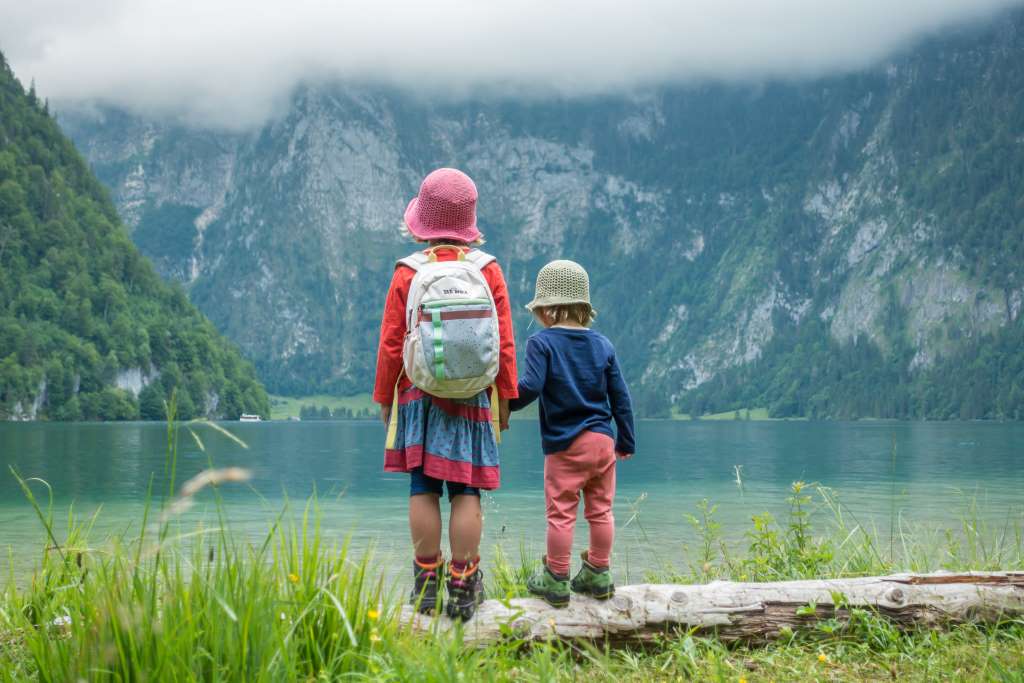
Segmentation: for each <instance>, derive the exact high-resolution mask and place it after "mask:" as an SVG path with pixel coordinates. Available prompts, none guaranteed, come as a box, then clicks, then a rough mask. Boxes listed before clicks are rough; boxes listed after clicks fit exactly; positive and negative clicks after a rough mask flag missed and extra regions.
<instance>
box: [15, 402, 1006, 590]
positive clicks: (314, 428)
mask: <svg viewBox="0 0 1024 683" xmlns="http://www.w3.org/2000/svg"><path fill="white" fill-rule="evenodd" d="M224 426H225V427H226V428H227V429H228V430H230V431H231V433H233V434H235V435H237V436H238V437H239V438H240V439H242V440H244V441H245V442H246V443H247V444H248V446H249V448H248V449H243V448H241V447H239V446H238V445H236V444H235V443H233V442H232V441H230V440H229V439H227V438H225V437H223V436H222V435H219V434H217V433H216V432H215V431H214V430H212V429H211V428H209V427H207V426H197V427H194V429H195V430H196V431H197V433H198V435H199V436H200V438H201V440H202V442H203V444H204V445H205V449H206V450H205V452H203V451H201V450H200V448H199V447H198V445H197V444H196V442H195V441H194V440H193V439H192V437H191V436H190V435H189V434H188V432H187V430H184V429H182V430H181V432H180V435H181V436H180V447H179V460H178V481H179V482H180V481H184V479H186V478H188V477H191V476H193V475H194V474H196V473H197V472H199V471H200V470H202V469H204V468H205V467H206V466H207V464H208V462H209V460H212V461H213V463H214V464H215V465H216V466H218V467H222V466H228V465H238V466H243V467H247V468H249V469H251V470H252V473H253V478H252V480H251V481H250V482H248V483H247V484H230V485H226V486H224V487H222V488H221V489H220V491H221V492H222V495H223V497H224V499H225V502H226V507H227V510H228V519H229V523H230V525H231V528H232V529H233V530H234V531H235V532H236V533H246V534H249V535H251V536H258V535H259V534H261V533H263V532H265V530H266V529H267V528H268V522H269V520H271V519H272V518H273V517H274V516H275V515H276V514H277V513H279V512H280V510H281V509H282V507H283V506H284V505H285V501H286V499H287V500H290V501H292V502H291V505H292V507H293V508H298V509H301V507H302V504H303V503H304V501H305V500H306V498H307V497H308V496H309V495H310V494H312V493H313V492H316V493H317V494H318V496H319V498H320V501H321V508H322V510H323V528H324V530H325V532H326V533H327V534H328V535H332V536H337V537H338V538H342V537H344V536H346V535H351V537H352V540H353V544H354V546H355V547H356V548H357V549H363V548H367V547H369V546H371V545H372V546H374V547H375V548H376V553H377V555H378V557H379V556H384V557H385V558H388V559H390V558H394V559H395V560H396V562H395V566H399V565H400V566H401V567H403V568H404V567H405V565H406V562H405V559H406V556H407V555H408V537H407V533H408V532H407V527H406V498H407V495H408V478H407V477H406V476H404V475H396V474H386V473H384V472H383V471H382V454H381V444H382V441H383V436H384V435H383V429H382V428H381V427H380V426H379V425H378V424H376V423H370V422H366V423H361V422H306V423H289V422H276V423H275V422H270V423H259V424H238V423H231V424H225V425H224ZM166 443H167V427H166V425H163V424H158V423H127V424H125V423H120V424H118V423H111V424H45V423H38V424H33V423H28V424H12V423H0V550H3V551H4V552H5V554H8V555H9V556H10V558H11V562H12V563H13V565H14V566H15V568H16V570H20V569H26V568H28V567H29V566H31V564H32V563H34V562H35V561H37V559H38V553H39V549H40V548H42V543H43V536H42V529H41V527H40V525H39V523H38V521H37V520H36V518H35V515H34V513H33V511H32V509H31V508H30V507H29V505H28V503H27V502H26V501H25V498H24V496H23V495H22V493H21V491H20V490H19V488H18V485H17V482H16V481H15V480H14V478H13V476H11V475H10V473H9V472H10V470H9V468H10V467H12V466H13V467H14V468H15V469H16V470H17V471H18V472H20V473H21V474H22V476H25V477H39V478H41V479H45V480H46V481H47V482H48V483H49V484H50V486H51V487H52V490H53V496H54V505H55V509H56V511H57V513H58V515H64V517H66V514H65V513H66V511H67V509H68V507H69V506H71V505H73V507H74V509H75V511H76V512H77V513H79V514H92V513H93V512H95V511H96V510H97V509H100V508H101V509H100V513H99V516H98V521H97V523H96V526H95V528H94V532H93V534H92V537H91V538H92V540H93V542H94V543H100V542H102V540H103V539H104V538H105V537H108V536H109V535H111V534H115V533H121V532H124V531H125V530H129V531H131V530H134V531H137V530H138V525H139V524H140V519H141V513H142V510H143V502H144V500H145V497H146V491H147V488H148V487H149V486H150V482H151V481H152V483H153V486H154V490H155V491H161V492H162V491H166V489H167V484H168V479H167V476H166V472H165V456H166ZM1022 443H1024V425H1020V424H984V423H889V422H858V423H809V422H792V423H790V422H654V421H652V422H643V423H641V424H640V425H639V444H640V451H639V452H638V453H637V455H636V457H635V458H634V459H633V460H632V461H630V462H627V463H622V464H620V466H619V470H618V480H619V486H618V496H617V498H616V520H617V527H618V541H617V545H616V558H617V565H618V568H619V570H620V571H628V573H629V574H630V575H633V573H634V572H640V571H642V570H643V569H647V568H654V567H660V566H663V565H665V564H666V563H673V562H678V561H681V560H682V559H683V556H684V546H685V545H686V544H692V543H693V541H694V538H695V537H694V534H693V532H692V530H691V528H690V526H689V525H688V524H687V523H686V521H685V518H684V515H685V514H686V513H691V512H696V505H697V503H698V502H699V501H700V500H701V499H704V498H707V499H710V500H711V501H712V502H713V503H716V504H718V506H719V507H718V513H717V516H718V518H719V521H721V522H722V524H723V528H724V531H725V533H726V535H728V536H730V537H732V538H736V539H738V538H741V537H742V534H743V533H744V531H746V529H748V528H749V526H750V517H751V515H753V514H758V513H761V512H764V511H770V512H773V513H775V514H776V515H777V516H778V515H779V514H780V513H784V511H785V497H786V495H787V490H788V487H789V485H790V483H791V482H793V481H795V480H802V481H807V482H814V483H818V484H821V485H823V486H827V487H831V488H832V489H835V490H836V491H837V492H838V495H839V499H840V500H841V501H842V503H843V505H844V506H845V509H846V514H847V515H849V517H850V518H851V519H855V520H856V522H859V523H861V524H865V525H871V524H874V525H875V526H877V528H879V529H884V533H886V534H887V533H888V529H889V528H890V522H891V520H892V519H894V518H895V519H898V520H900V522H901V523H903V524H905V525H908V526H910V525H927V526H929V527H932V528H937V527H942V526H957V523H958V521H959V519H960V518H961V517H962V516H963V514H964V513H965V511H967V509H968V508H969V507H970V506H971V505H976V506H977V507H978V510H979V511H980V512H979V514H980V515H981V516H982V517H984V518H985V519H987V520H989V521H991V522H992V524H993V525H999V524H1006V523H1007V520H1010V521H1011V522H1013V523H1016V524H1020V522H1021V519H1022V515H1024V512H1022V508H1024V494H1022V490H1024V446H1022ZM736 468H739V472H740V477H739V478H740V480H741V481H742V486H741V485H740V484H738V483H737V470H736ZM542 472H543V456H542V455H541V453H540V451H539V439H538V433H537V427H536V424H535V423H533V422H530V421H521V422H513V427H512V430H511V432H510V433H507V435H506V438H505V442H504V444H503V446H502V488H501V489H500V490H498V491H496V492H494V493H493V494H488V495H485V498H484V509H485V540H484V548H485V551H486V550H487V549H491V548H493V547H494V546H495V545H501V546H502V547H503V548H504V549H505V550H506V552H508V553H509V554H510V555H512V556H513V557H518V554H519V551H520V549H521V548H522V549H525V551H526V552H527V553H529V554H531V555H534V554H536V555H539V554H540V553H541V552H542V551H543V534H544V504H543V488H542ZM34 490H35V492H36V495H37V496H39V497H42V498H43V499H45V498H46V495H47V494H46V489H45V488H44V487H42V486H41V485H36V486H35V489H34ZM212 500H213V499H212V497H211V495H210V493H209V492H206V493H204V494H202V495H201V496H200V497H199V498H198V504H197V505H196V506H195V507H194V508H193V509H192V510H190V511H189V512H188V513H187V514H186V515H185V516H184V517H183V518H182V519H181V520H180V523H181V524H183V525H186V526H195V525H196V524H200V523H205V524H210V523H213V522H214V516H213V514H212V509H211V508H212ZM818 514H819V516H820V517H821V519H822V521H823V522H825V521H826V520H825V516H826V513H825V512H823V511H819V513H818ZM580 517H581V519H580V524H581V526H580V527H578V529H577V541H578V542H579V541H585V536H586V524H585V522H584V521H583V520H582V514H581V515H580ZM58 519H60V516H58ZM578 544H579V543H578Z"/></svg>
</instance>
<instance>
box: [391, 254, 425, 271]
mask: <svg viewBox="0 0 1024 683" xmlns="http://www.w3.org/2000/svg"><path fill="white" fill-rule="evenodd" d="M428 263H430V257H429V256H427V255H426V254H424V253H423V252H422V251H417V252H416V253H414V254H409V255H408V256H406V257H405V258H403V259H398V262H397V263H395V266H396V267H397V266H408V267H410V268H412V269H413V270H415V271H416V272H419V270H420V268H422V267H423V266H425V265H427V264H428Z"/></svg>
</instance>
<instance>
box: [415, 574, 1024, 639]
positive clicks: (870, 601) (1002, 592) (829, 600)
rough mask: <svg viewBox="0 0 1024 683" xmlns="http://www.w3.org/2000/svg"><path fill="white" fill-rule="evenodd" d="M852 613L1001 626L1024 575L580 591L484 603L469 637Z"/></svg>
mask: <svg viewBox="0 0 1024 683" xmlns="http://www.w3.org/2000/svg"><path fill="white" fill-rule="evenodd" d="M837 601H838V602H839V606H838V607H837V605H836V602H837ZM809 605H814V608H813V610H812V609H809V608H808V606H809ZM853 608H867V609H869V610H872V611H874V612H875V613H877V614H879V615H881V616H884V617H887V618H888V619H890V620H891V621H892V622H893V623H895V624H897V625H899V626H901V627H910V626H928V627H935V626H941V625H944V624H949V623H956V622H967V621H987V622H991V621H997V620H999V619H1002V618H1008V617H1015V616H1020V615H1024V572H987V573H986V572H969V573H960V574H952V573H940V574H896V575H893V576H876V577H865V578H853V579H827V580H818V581H782V582H777V583H733V582H730V581H715V582H713V583H709V584H706V585H675V584H669V585H653V584H643V585H637V586H623V587H620V588H619V589H618V590H617V591H616V595H615V597H614V598H613V599H611V600H608V601H604V602H599V601H597V600H593V599H590V598H585V597H580V596H577V595H573V596H572V602H571V603H570V605H569V607H567V608H565V609H554V608H552V607H550V606H548V605H547V603H545V602H543V601H542V600H538V599H534V598H516V599H513V600H510V601H505V600H487V601H486V602H484V604H483V605H481V607H480V609H479V610H478V611H477V614H476V616H475V617H474V618H473V619H472V620H470V621H469V622H467V623H466V624H465V629H464V635H465V639H466V640H467V641H469V642H476V643H480V644H483V643H486V642H490V641H495V640H500V639H503V638H508V637H516V638H523V639H526V640H543V639H549V638H560V639H568V640H572V639H586V640H606V639H607V640H611V641H619V642H628V641H633V642H642V641H646V640H651V639H652V638H654V637H656V636H657V635H659V634H664V633H666V632H671V631H673V630H676V629H696V630H697V631H698V632H713V633H716V634H717V635H718V637H719V638H722V639H723V640H753V641H758V640H770V639H773V638H777V637H778V636H780V635H781V634H782V633H785V632H786V631H787V630H792V631H796V630H799V629H801V628H806V627H808V626H811V625H813V624H814V623H815V622H816V621H818V620H820V619H829V618H836V619H838V620H839V621H844V620H845V619H846V618H847V617H848V615H849V612H848V610H849V609H853ZM401 618H402V622H403V623H404V624H406V625H407V626H409V627H410V628H412V629H415V630H423V631H429V630H432V629H437V630H439V631H446V630H449V629H450V628H452V622H451V621H450V620H449V619H448V618H447V617H443V616H442V617H433V618H432V617H425V616H423V615H417V614H415V613H414V612H413V610H412V608H411V607H408V606H407V607H406V608H405V609H404V611H403V612H402V617H401Z"/></svg>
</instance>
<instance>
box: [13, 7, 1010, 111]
mask: <svg viewBox="0 0 1024 683" xmlns="http://www.w3.org/2000/svg"><path fill="white" fill-rule="evenodd" d="M1022 4H1024V0H895V1H894V0H856V1H851V0H689V1H687V0H635V1H634V2H627V1H626V0H618V1H614V2H613V1H609V0H554V1H552V0H547V1H541V0H487V1H482V0H435V1H433V2H417V1H415V0H408V1H406V2H399V1H396V0H377V1H376V2H366V1H365V0H364V1H363V2H360V3H355V2H350V1H348V0H340V1H335V2H329V1H328V0H322V1H320V2H314V1H313V0H291V1H289V2H285V1H283V0H281V1H274V2H270V1H264V2H257V1H255V0H208V1H207V2H197V1H192V2H189V1H184V0H179V1H177V2H175V1H171V0H90V2H81V1H80V0H0V50H2V51H3V52H4V53H5V54H6V56H7V58H8V61H10V63H11V64H12V66H13V67H14V69H15V72H16V73H17V75H18V76H19V77H20V78H22V79H23V80H25V81H28V80H29V79H31V78H34V79H35V80H36V83H37V87H38V90H39V92H40V93H41V94H42V95H44V96H47V97H50V98H51V99H53V100H54V101H55V102H56V103H57V104H59V105H63V106H69V105H73V104H78V103H90V102H102V103H105V104H110V105H115V106H120V107H123V108H126V109H129V110H131V111H135V112H138V113H143V114H147V115H152V116H165V117H173V118H178V119H182V120H185V121H187V122H190V123H193V124H197V125H204V126H214V127H226V128H232V129H244V128H247V127H252V126H255V125H259V124H260V123H263V122H264V121H266V120H267V119H268V118H269V117H271V116H273V115H274V114H275V113H277V112H279V111H281V109H282V107H283V106H284V105H285V104H286V102H287V100H288V97H289V95H290V93H291V91H292V89H293V88H294V87H295V86H296V85H297V84H299V83H302V82H307V83H316V82H320V81H326V80H335V79H340V80H345V81H352V82H365V83H383V84H388V85H397V86H399V87H403V88H407V89H411V90H416V91H423V92H426V93H433V94H442V95H445V96H448V95H455V96H465V95H472V94H477V93H489V94H493V93H512V94H514V95H515V94H529V95H540V96H543V95H546V94H551V93H558V94H569V95H575V94H594V93H608V92H620V91H629V90H631V89H635V88H643V87H648V86H651V85H658V84H662V83H673V82H689V81H696V80H724V81H747V80H753V79H762V78H777V77H781V78H801V77H812V76H818V75H822V74H826V73H832V72H839V71H847V70H851V69H857V68H862V67H865V66H868V65H871V64H873V63H875V62H877V61H879V60H881V59H884V58H885V57H886V56H887V55H890V54H891V53H892V52H893V51H895V50H898V49H900V48H902V47H904V46H906V45H907V44H909V43H910V42H911V41H913V40H915V39H918V38H920V37H921V36H923V35H926V34H928V33H931V32H934V31H936V30H938V29H941V28H944V27H947V26H951V25H955V24H959V23H963V22H967V21H973V20H978V19H984V18H988V17H990V16H992V14H993V13H995V12H997V11H998V10H1001V9H1004V8H1007V7H1011V6H1019V5H1022Z"/></svg>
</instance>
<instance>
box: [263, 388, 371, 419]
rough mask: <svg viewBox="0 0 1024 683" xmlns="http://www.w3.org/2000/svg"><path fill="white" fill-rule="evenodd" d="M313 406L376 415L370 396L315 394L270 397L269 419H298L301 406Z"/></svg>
mask: <svg viewBox="0 0 1024 683" xmlns="http://www.w3.org/2000/svg"><path fill="white" fill-rule="evenodd" d="M308 405H314V406H316V407H317V408H319V407H321V406H327V407H328V408H330V409H331V410H336V409H338V408H347V409H348V410H351V411H353V412H359V411H361V410H369V411H370V412H371V414H374V415H376V413H377V404H376V403H374V402H373V398H372V397H371V396H370V394H356V395H355V396H331V395H328V394H316V395H313V396H274V395H271V397H270V418H271V419H272V420H287V419H288V418H290V417H298V416H299V409H300V408H301V407H302V406H308Z"/></svg>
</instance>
